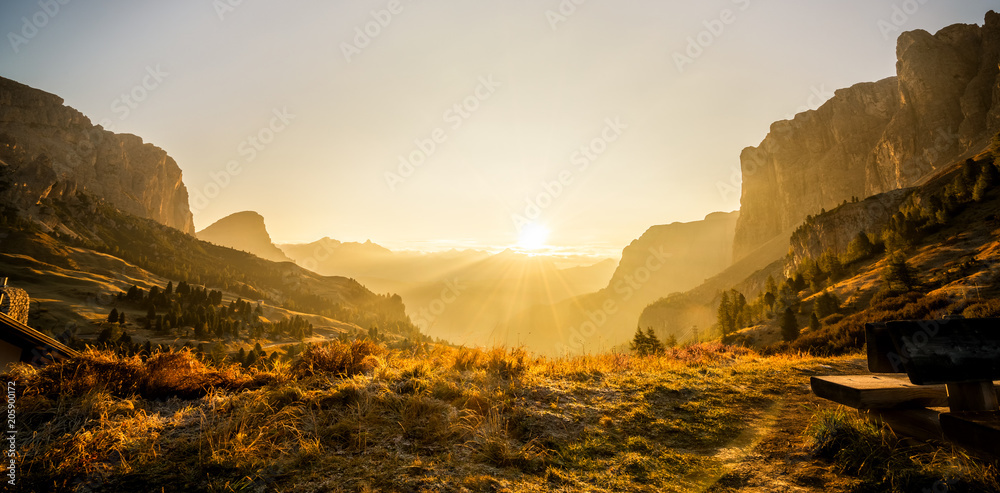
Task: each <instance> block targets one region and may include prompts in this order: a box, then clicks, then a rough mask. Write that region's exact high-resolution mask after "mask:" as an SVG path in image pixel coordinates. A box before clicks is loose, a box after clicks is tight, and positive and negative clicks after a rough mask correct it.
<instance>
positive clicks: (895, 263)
mask: <svg viewBox="0 0 1000 493" xmlns="http://www.w3.org/2000/svg"><path fill="white" fill-rule="evenodd" d="M883 279H884V280H885V283H886V285H887V286H888V287H889V289H890V290H892V289H902V290H905V291H912V290H913V288H914V287H916V285H917V281H916V279H915V278H914V275H913V271H912V270H911V269H910V266H909V264H907V263H906V257H904V256H903V255H901V254H898V253H897V254H895V255H893V256H892V257H891V258H890V259H889V265H888V266H886V268H885V271H884V274H883Z"/></svg>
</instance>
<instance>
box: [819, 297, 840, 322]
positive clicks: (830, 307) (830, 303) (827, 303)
mask: <svg viewBox="0 0 1000 493" xmlns="http://www.w3.org/2000/svg"><path fill="white" fill-rule="evenodd" d="M815 311H816V313H818V314H819V317H820V318H826V317H829V316H830V315H833V314H834V313H837V312H839V311H840V300H838V299H837V296H836V295H834V294H833V293H831V292H829V291H826V292H824V293H823V294H821V295H819V296H818V297H817V298H816V310H815Z"/></svg>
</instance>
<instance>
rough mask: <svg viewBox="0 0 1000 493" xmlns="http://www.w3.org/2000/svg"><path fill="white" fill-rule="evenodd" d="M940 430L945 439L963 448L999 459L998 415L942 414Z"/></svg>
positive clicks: (972, 413) (977, 413)
mask: <svg viewBox="0 0 1000 493" xmlns="http://www.w3.org/2000/svg"><path fill="white" fill-rule="evenodd" d="M941 429H942V430H943V431H944V436H945V438H947V439H948V440H950V441H952V442H953V443H955V444H957V445H959V446H961V447H963V448H966V449H968V450H970V451H973V452H978V453H981V454H988V455H991V456H993V457H995V458H997V457H1000V413H997V412H971V413H943V414H941Z"/></svg>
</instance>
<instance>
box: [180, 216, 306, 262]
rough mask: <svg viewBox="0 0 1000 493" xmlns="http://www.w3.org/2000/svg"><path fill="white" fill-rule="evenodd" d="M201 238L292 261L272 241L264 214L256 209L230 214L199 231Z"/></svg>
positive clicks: (284, 260)
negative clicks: (255, 210)
mask: <svg viewBox="0 0 1000 493" xmlns="http://www.w3.org/2000/svg"><path fill="white" fill-rule="evenodd" d="M197 237H198V239H199V240H202V241H207V242H209V243H215V244H216V245H220V246H226V247H230V248H235V249H237V250H243V251H245V252H249V253H252V254H254V255H256V256H258V257H260V258H263V259H267V260H273V261H275V262H290V261H291V260H290V259H289V258H288V257H287V256H285V254H284V253H283V252H282V251H281V250H280V249H278V247H276V246H274V243H272V242H271V235H270V234H269V233H268V232H267V226H266V225H265V224H264V216H261V215H260V214H259V213H257V212H254V211H243V212H237V213H235V214H230V215H228V216H226V217H224V218H222V219H219V220H218V221H216V222H214V223H213V224H212V225H211V226H209V227H207V228H205V229H203V230H201V231H199V232H198V234H197Z"/></svg>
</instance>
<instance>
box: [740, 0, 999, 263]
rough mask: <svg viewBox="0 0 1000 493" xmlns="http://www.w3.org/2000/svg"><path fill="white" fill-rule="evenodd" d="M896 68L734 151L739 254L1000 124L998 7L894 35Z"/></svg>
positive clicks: (919, 173) (910, 173)
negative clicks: (972, 19)
mask: <svg viewBox="0 0 1000 493" xmlns="http://www.w3.org/2000/svg"><path fill="white" fill-rule="evenodd" d="M897 57H898V63H897V65H896V71H897V76H896V77H892V78H888V79H885V80H882V81H879V82H875V83H865V84H858V85H856V86H853V87H851V88H848V89H842V90H839V91H837V92H836V95H835V96H834V97H833V99H831V100H830V101H828V102H827V103H826V104H824V105H823V106H821V107H820V108H819V109H817V110H815V111H808V112H805V113H801V114H799V115H796V117H795V118H794V119H793V120H791V121H780V122H776V123H774V124H773V125H772V126H771V132H770V133H769V134H768V136H767V137H766V138H765V139H764V141H763V142H761V144H760V145H759V146H757V147H750V148H747V149H746V150H744V151H743V153H742V155H741V157H740V160H741V164H742V170H743V195H742V200H741V204H742V206H741V213H742V214H741V216H740V220H739V224H738V225H737V231H736V240H735V246H734V257H735V258H736V259H739V258H741V257H743V256H745V255H747V254H749V253H750V252H752V251H753V250H754V249H756V248H757V247H759V246H760V245H762V244H764V243H766V242H767V241H769V240H770V239H772V238H774V237H775V236H778V235H779V234H781V233H782V232H783V231H785V230H788V229H790V228H794V227H796V226H797V225H798V224H799V223H801V222H802V221H803V220H804V219H805V217H806V216H807V215H810V214H817V213H819V212H820V211H821V209H823V208H826V209H831V208H833V207H836V206H837V205H839V204H840V203H841V202H842V201H844V200H851V199H852V197H858V198H865V197H868V196H870V195H873V194H876V193H881V192H885V191H889V190H894V189H897V188H903V187H907V186H912V185H915V184H918V183H920V182H921V180H922V179H924V178H925V177H926V176H927V175H928V174H933V173H935V172H936V171H937V170H939V169H940V168H941V166H942V165H947V164H950V163H952V162H954V161H955V160H956V159H960V158H964V157H967V154H969V153H975V152H978V151H980V150H982V149H983V148H984V147H985V145H986V142H988V140H989V138H990V137H992V136H993V135H995V134H996V133H997V132H998V131H1000V70H998V63H1000V14H997V13H995V12H992V11H991V12H990V13H988V14H987V15H986V20H985V24H984V26H982V27H980V26H975V25H964V24H960V25H954V26H950V27H947V28H944V29H942V30H941V31H939V32H938V33H937V34H934V35H931V34H930V33H927V32H926V31H922V30H917V31H912V32H907V33H904V34H902V35H901V36H900V37H899V40H898V47H897Z"/></svg>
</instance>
